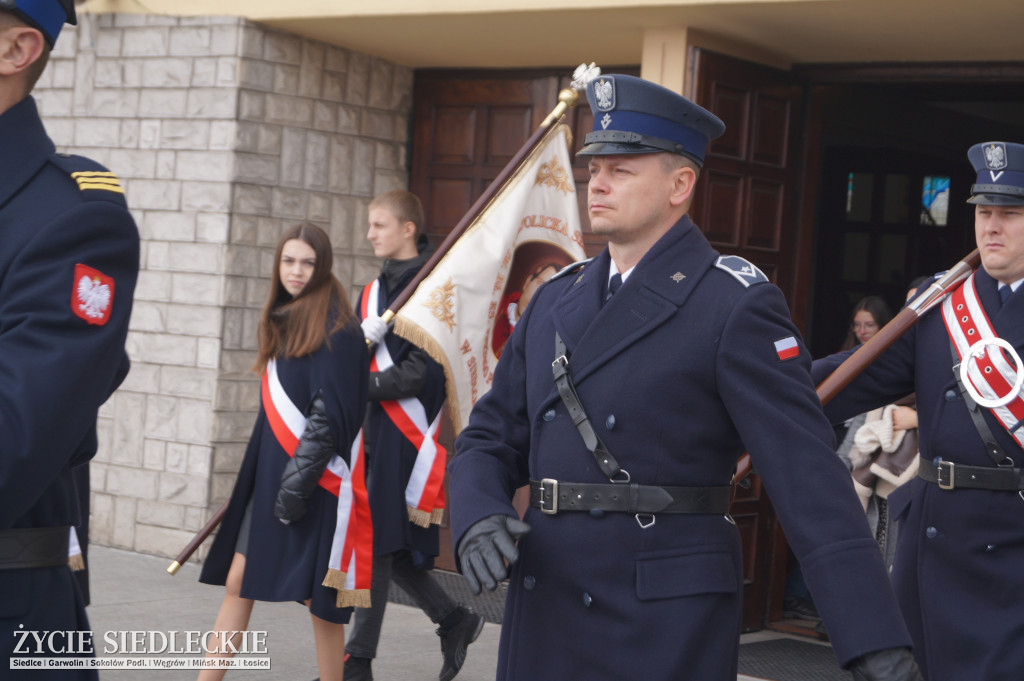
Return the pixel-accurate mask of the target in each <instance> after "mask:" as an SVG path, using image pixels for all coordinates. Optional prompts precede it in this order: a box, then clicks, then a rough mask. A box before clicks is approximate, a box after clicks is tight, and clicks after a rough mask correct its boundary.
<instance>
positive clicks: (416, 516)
mask: <svg viewBox="0 0 1024 681" xmlns="http://www.w3.org/2000/svg"><path fill="white" fill-rule="evenodd" d="M405 510H407V511H408V512H409V522H411V523H412V524H413V525H416V526H418V527H430V526H431V525H440V524H441V520H442V519H443V518H444V509H443V508H435V509H434V510H433V511H421V510H420V509H418V508H413V507H412V506H406V507H405Z"/></svg>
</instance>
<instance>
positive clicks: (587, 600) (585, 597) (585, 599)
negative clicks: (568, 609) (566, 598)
mask: <svg viewBox="0 0 1024 681" xmlns="http://www.w3.org/2000/svg"><path fill="white" fill-rule="evenodd" d="M593 602H594V599H593V598H591V597H590V594H588V593H587V592H586V591H584V592H583V607H584V608H589V607H590V604H591V603H593Z"/></svg>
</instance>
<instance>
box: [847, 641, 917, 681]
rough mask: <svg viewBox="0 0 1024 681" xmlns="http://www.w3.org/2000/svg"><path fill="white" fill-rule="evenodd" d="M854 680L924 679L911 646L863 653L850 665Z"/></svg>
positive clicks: (901, 680)
mask: <svg viewBox="0 0 1024 681" xmlns="http://www.w3.org/2000/svg"><path fill="white" fill-rule="evenodd" d="M850 671H851V672H853V678H854V681H924V677H923V676H921V670H920V669H918V668H917V662H915V661H914V656H913V655H912V654H911V653H910V649H909V648H887V649H886V650H877V651H875V652H873V653H868V654H867V655H861V656H860V657H858V658H857V659H856V660H854V661H853V664H851V665H850Z"/></svg>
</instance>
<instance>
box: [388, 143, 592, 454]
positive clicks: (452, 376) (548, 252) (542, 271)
mask: <svg viewBox="0 0 1024 681" xmlns="http://www.w3.org/2000/svg"><path fill="white" fill-rule="evenodd" d="M570 142H571V140H570V134H569V129H568V127H566V126H565V125H558V126H555V127H553V128H552V129H551V130H550V131H549V132H548V133H547V135H545V136H544V139H542V140H541V142H540V143H539V144H538V145H537V147H536V148H535V149H534V150H533V152H532V153H531V154H530V156H528V157H527V158H526V160H525V161H524V162H523V163H522V165H520V166H519V168H518V169H517V170H516V172H515V174H514V175H512V177H511V178H509V181H508V182H507V183H506V184H505V186H504V187H502V189H501V191H499V192H498V194H497V195H496V196H495V197H494V199H493V200H492V201H491V203H490V204H488V206H487V208H486V209H485V210H484V211H483V212H482V213H481V214H480V215H479V216H478V217H477V219H476V220H475V221H474V222H473V223H472V224H471V225H470V226H469V228H468V229H467V230H466V233H465V234H463V235H462V237H461V238H459V240H458V241H456V242H455V244H454V245H453V246H452V247H451V249H450V250H449V251H448V253H447V254H445V256H444V257H443V258H442V259H441V260H440V262H439V263H438V264H437V266H436V267H435V268H434V270H433V271H432V272H431V273H430V275H428V276H427V277H426V278H425V279H424V280H423V282H422V283H420V285H419V287H418V288H417V289H416V292H415V293H414V294H413V295H412V297H411V298H410V299H409V301H408V302H407V303H406V304H405V305H403V306H402V308H401V309H400V310H398V312H397V314H396V317H395V332H396V333H397V334H398V335H399V336H401V337H403V338H406V339H408V340H409V341H411V342H413V343H415V344H416V345H418V346H420V347H422V348H424V349H425V350H426V351H427V352H428V353H429V354H430V356H431V357H433V358H434V359H435V360H436V361H437V362H438V363H440V364H441V365H442V366H444V370H445V378H446V384H445V387H446V389H447V391H448V395H447V398H448V414H449V417H450V418H451V420H452V424H453V426H454V428H455V432H456V434H458V432H459V431H461V430H462V427H463V426H464V425H465V424H466V422H467V421H468V419H469V412H470V410H471V409H472V408H473V405H474V404H475V403H476V401H477V400H478V399H480V397H481V396H482V395H483V394H484V393H486V392H487V391H488V390H489V389H490V387H491V381H492V380H493V379H494V366H495V364H496V363H497V361H498V357H500V356H501V351H502V349H503V348H504V346H505V341H506V340H508V336H509V334H511V332H512V329H513V328H515V324H516V322H518V320H519V318H520V317H521V316H522V313H523V311H524V310H525V309H526V306H527V305H528V304H529V302H530V299H531V298H532V297H533V293H534V292H535V291H536V289H537V287H538V286H540V284H542V283H544V282H545V281H547V280H548V279H550V278H551V276H552V275H553V274H555V272H557V271H558V270H560V269H561V268H562V267H564V266H566V265H569V264H570V263H573V262H575V261H577V260H581V259H583V258H584V257H585V255H584V251H583V232H582V231H581V228H580V216H579V208H578V206H577V202H576V188H575V185H574V183H573V177H572V167H571V163H570V161H569V145H570Z"/></svg>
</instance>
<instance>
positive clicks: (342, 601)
mask: <svg viewBox="0 0 1024 681" xmlns="http://www.w3.org/2000/svg"><path fill="white" fill-rule="evenodd" d="M345 578H346V574H345V573H344V572H342V571H341V570H335V569H334V568H330V569H328V570H327V576H326V577H324V581H323V586H326V587H327V588H329V589H335V590H337V592H338V598H337V599H336V600H335V607H338V608H348V607H353V608H369V607H370V590H369V589H346V588H345Z"/></svg>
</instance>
